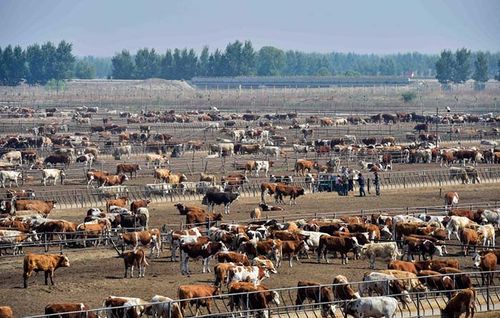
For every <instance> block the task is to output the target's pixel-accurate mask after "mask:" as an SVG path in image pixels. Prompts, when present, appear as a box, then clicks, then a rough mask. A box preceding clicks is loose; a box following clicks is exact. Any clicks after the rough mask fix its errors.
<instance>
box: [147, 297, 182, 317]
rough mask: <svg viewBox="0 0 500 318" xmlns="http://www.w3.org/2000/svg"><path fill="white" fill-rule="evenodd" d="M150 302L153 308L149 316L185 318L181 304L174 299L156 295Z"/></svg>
mask: <svg viewBox="0 0 500 318" xmlns="http://www.w3.org/2000/svg"><path fill="white" fill-rule="evenodd" d="M149 302H150V303H151V307H150V309H149V311H148V312H147V314H148V315H151V316H153V318H174V317H175V318H183V315H182V311H181V308H180V306H179V304H178V303H177V302H174V300H173V299H172V298H169V297H165V296H160V295H155V296H153V298H151V300H150V301H149Z"/></svg>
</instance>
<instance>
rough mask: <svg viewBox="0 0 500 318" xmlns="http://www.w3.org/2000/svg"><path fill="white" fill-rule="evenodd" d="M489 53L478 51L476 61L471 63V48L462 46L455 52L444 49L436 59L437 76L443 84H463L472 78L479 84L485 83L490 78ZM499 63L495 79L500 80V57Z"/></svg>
mask: <svg viewBox="0 0 500 318" xmlns="http://www.w3.org/2000/svg"><path fill="white" fill-rule="evenodd" d="M488 55H489V54H488V53H485V52H477V53H476V54H475V58H474V63H471V60H472V52H471V51H470V50H467V49H465V48H462V49H460V50H457V51H456V52H455V54H453V53H452V52H451V51H450V50H444V51H442V52H441V56H440V57H439V59H438V60H437V61H436V78H437V80H438V81H439V82H440V83H441V84H443V85H449V84H450V83H454V84H461V83H465V82H466V81H467V80H469V79H471V78H472V79H473V80H474V81H476V83H478V85H480V86H481V85H484V83H485V82H487V81H488V79H489V78H490V74H489V71H488V68H489V66H488V64H489V62H488ZM472 64H473V66H474V68H473V69H472ZM497 64H498V73H497V74H496V75H495V79H496V80H499V81H500V59H498V61H497ZM471 75H472V77H471ZM481 83H483V84H481Z"/></svg>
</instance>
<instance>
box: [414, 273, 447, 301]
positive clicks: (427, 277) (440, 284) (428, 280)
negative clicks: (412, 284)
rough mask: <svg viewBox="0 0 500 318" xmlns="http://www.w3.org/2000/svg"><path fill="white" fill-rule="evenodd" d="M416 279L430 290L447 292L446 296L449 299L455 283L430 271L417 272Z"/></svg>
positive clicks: (445, 276)
mask: <svg viewBox="0 0 500 318" xmlns="http://www.w3.org/2000/svg"><path fill="white" fill-rule="evenodd" d="M418 277H419V278H418V279H419V280H420V281H421V282H422V283H424V284H426V285H427V286H428V287H429V289H431V290H440V291H448V292H447V293H446V296H447V297H448V299H450V298H451V291H452V290H454V289H455V281H454V280H453V278H451V277H450V276H448V275H441V274H440V273H438V272H435V271H432V270H422V271H420V272H418Z"/></svg>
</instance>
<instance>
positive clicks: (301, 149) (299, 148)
mask: <svg viewBox="0 0 500 318" xmlns="http://www.w3.org/2000/svg"><path fill="white" fill-rule="evenodd" d="M292 147H293V151H295V152H297V153H308V152H309V151H311V149H310V147H309V146H304V145H299V144H293V146H292Z"/></svg>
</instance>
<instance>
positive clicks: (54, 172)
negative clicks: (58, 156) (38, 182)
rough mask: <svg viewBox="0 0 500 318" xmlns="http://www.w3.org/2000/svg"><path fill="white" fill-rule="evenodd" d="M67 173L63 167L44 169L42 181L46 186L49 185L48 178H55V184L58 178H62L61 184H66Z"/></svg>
mask: <svg viewBox="0 0 500 318" xmlns="http://www.w3.org/2000/svg"><path fill="white" fill-rule="evenodd" d="M65 177H66V173H65V172H64V170H62V169H43V170H42V179H43V180H42V183H43V185H44V186H46V185H47V180H49V179H54V185H56V181H57V179H59V180H61V184H64V178H65Z"/></svg>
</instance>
